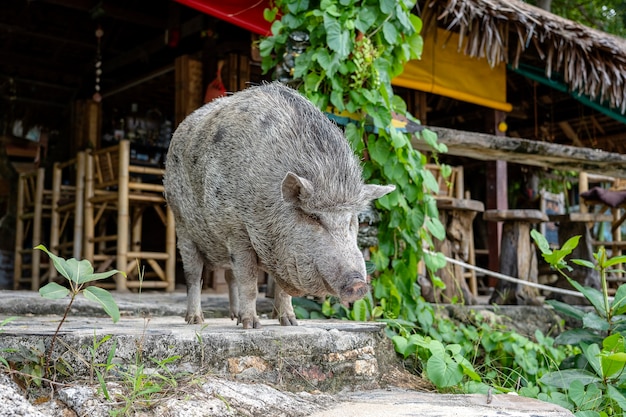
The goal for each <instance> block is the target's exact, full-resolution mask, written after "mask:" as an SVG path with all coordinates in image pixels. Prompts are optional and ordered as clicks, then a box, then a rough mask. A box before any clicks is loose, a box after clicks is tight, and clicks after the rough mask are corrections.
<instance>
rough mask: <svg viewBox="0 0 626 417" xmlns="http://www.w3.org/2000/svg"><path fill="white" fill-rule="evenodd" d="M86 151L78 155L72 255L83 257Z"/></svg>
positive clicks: (77, 257) (78, 257)
mask: <svg viewBox="0 0 626 417" xmlns="http://www.w3.org/2000/svg"><path fill="white" fill-rule="evenodd" d="M85 166H86V156H85V152H78V154H77V155H76V190H75V193H74V199H75V204H76V205H75V206H74V251H73V254H72V256H74V258H76V259H81V257H82V256H83V230H84V219H85V216H84V202H85Z"/></svg>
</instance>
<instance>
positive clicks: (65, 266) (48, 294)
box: [35, 245, 125, 323]
mask: <svg viewBox="0 0 626 417" xmlns="http://www.w3.org/2000/svg"><path fill="white" fill-rule="evenodd" d="M35 249H39V250H42V251H44V252H45V253H46V254H48V256H49V257H50V259H51V260H52V262H53V264H54V268H55V269H56V270H57V271H58V272H59V274H61V275H63V276H64V277H65V278H67V280H68V282H69V285H70V288H69V289H68V288H66V287H63V286H61V285H59V284H57V283H56V282H54V281H52V282H49V283H48V284H46V285H44V286H43V287H41V288H40V289H39V294H41V296H42V297H44V298H48V299H51V300H55V299H60V298H65V297H67V296H68V295H70V296H71V301H70V304H71V303H72V302H73V301H74V298H75V297H76V296H77V295H78V294H80V293H81V292H82V293H83V295H84V296H85V298H87V299H88V300H91V301H95V302H97V303H99V304H100V305H102V308H104V311H105V312H106V313H107V314H108V315H109V316H110V317H111V318H112V319H113V322H114V323H117V321H118V320H119V319H120V310H119V308H118V307H117V304H116V303H115V300H114V299H113V297H112V296H111V293H109V292H108V291H107V290H105V289H102V288H99V287H94V286H87V284H90V283H92V282H93V281H97V280H101V279H105V278H109V277H110V276H113V275H115V274H117V273H120V274H123V275H125V273H124V272H120V271H118V270H117V269H113V270H111V271H107V272H100V273H94V270H93V266H91V263H89V261H88V260H86V259H83V260H82V261H78V260H76V259H74V258H71V259H67V260H66V259H63V258H61V257H59V256H56V255H55V254H53V253H51V252H50V251H48V249H46V247H45V246H44V245H39V246H36V247H35ZM68 309H69V307H68Z"/></svg>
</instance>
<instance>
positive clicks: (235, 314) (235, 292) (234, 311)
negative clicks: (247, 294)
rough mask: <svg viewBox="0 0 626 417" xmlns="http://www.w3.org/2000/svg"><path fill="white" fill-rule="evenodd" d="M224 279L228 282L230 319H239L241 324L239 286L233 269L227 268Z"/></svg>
mask: <svg viewBox="0 0 626 417" xmlns="http://www.w3.org/2000/svg"><path fill="white" fill-rule="evenodd" d="M224 279H225V280H226V283H227V284H228V301H229V304H230V319H231V320H234V319H235V318H236V319H237V324H239V287H238V286H237V281H235V277H234V276H233V271H232V270H230V269H229V270H227V271H226V272H225V273H224Z"/></svg>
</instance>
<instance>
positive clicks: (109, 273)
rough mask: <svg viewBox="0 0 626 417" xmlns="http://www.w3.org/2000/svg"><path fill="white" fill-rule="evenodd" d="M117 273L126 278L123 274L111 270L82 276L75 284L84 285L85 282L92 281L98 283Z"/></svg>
mask: <svg viewBox="0 0 626 417" xmlns="http://www.w3.org/2000/svg"><path fill="white" fill-rule="evenodd" d="M118 273H119V274H122V275H124V276H126V273H125V272H122V271H118V270H117V269H112V270H110V271H106V272H98V273H97V274H89V275H85V276H82V277H80V278H78V280H77V281H76V282H77V283H78V284H84V283H85V282H92V281H98V280H101V279H106V278H109V277H111V276H113V275H115V274H118Z"/></svg>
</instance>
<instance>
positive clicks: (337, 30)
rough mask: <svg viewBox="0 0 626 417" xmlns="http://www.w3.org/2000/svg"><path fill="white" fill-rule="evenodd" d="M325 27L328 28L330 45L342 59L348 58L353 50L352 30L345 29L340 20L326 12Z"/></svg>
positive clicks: (327, 33)
mask: <svg viewBox="0 0 626 417" xmlns="http://www.w3.org/2000/svg"><path fill="white" fill-rule="evenodd" d="M324 27H325V28H326V42H327V43H328V47H329V48H330V49H332V50H333V51H335V52H337V54H338V55H339V57H340V58H341V59H344V58H347V57H348V55H349V54H350V52H351V51H352V39H351V38H350V32H349V31H348V30H343V29H342V27H341V24H340V23H339V20H337V19H335V18H333V17H331V16H330V15H328V14H324Z"/></svg>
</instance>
